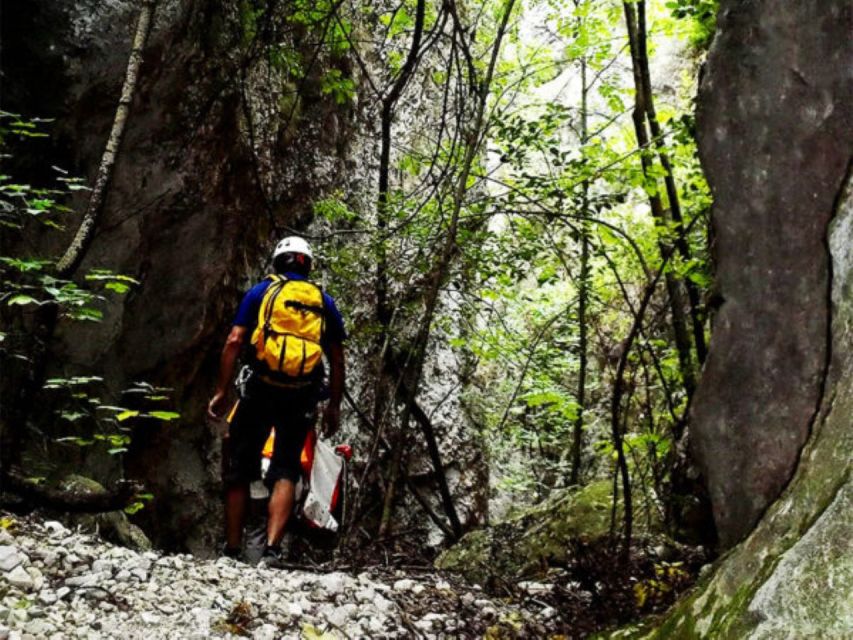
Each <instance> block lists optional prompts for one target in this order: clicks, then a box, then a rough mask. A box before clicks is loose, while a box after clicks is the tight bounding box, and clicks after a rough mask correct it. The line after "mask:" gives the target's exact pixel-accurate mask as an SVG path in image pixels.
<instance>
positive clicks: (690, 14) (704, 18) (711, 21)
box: [666, 0, 719, 51]
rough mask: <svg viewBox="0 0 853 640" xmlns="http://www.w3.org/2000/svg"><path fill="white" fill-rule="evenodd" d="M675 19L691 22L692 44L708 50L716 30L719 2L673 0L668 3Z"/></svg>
mask: <svg viewBox="0 0 853 640" xmlns="http://www.w3.org/2000/svg"><path fill="white" fill-rule="evenodd" d="M666 7H667V9H669V10H670V11H672V15H673V17H674V18H677V19H679V20H687V21H689V22H690V34H689V38H690V43H691V44H692V45H693V46H694V47H695V48H696V49H698V50H701V51H704V50H707V49H708V47H709V46H710V45H711V40H712V39H713V37H714V30H715V28H716V21H717V10H718V7H719V2H718V0H672V1H670V2H667V3H666Z"/></svg>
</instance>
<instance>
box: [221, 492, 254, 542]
mask: <svg viewBox="0 0 853 640" xmlns="http://www.w3.org/2000/svg"><path fill="white" fill-rule="evenodd" d="M248 501H249V485H247V484H237V485H234V486H232V487H229V488H228V489H227V490H226V492H225V543H226V544H227V545H228V548H229V549H233V550H236V549H240V548H241V547H242V544H243V523H244V522H245V520H246V504H247V502H248Z"/></svg>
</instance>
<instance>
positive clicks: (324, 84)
mask: <svg viewBox="0 0 853 640" xmlns="http://www.w3.org/2000/svg"><path fill="white" fill-rule="evenodd" d="M320 91H321V93H322V94H323V95H328V96H332V97H333V98H334V99H335V103H336V104H340V105H344V104H347V103H348V102H350V101H351V100H352V99H353V98H354V97H355V82H354V81H353V79H352V78H348V77H346V76H344V74H343V72H342V71H340V70H339V69H330V70H329V71H327V72H326V73H325V74H324V75H323V78H322V81H321V84H320Z"/></svg>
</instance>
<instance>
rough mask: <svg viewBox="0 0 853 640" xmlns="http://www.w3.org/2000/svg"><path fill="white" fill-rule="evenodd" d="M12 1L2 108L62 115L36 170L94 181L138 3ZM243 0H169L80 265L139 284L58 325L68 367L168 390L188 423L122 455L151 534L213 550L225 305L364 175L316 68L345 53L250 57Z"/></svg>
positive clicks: (349, 129) (150, 433) (117, 385)
mask: <svg viewBox="0 0 853 640" xmlns="http://www.w3.org/2000/svg"><path fill="white" fill-rule="evenodd" d="M19 4H21V5H23V4H26V7H13V8H10V10H9V11H6V8H5V7H4V16H3V21H4V24H3V29H4V42H3V45H4V54H5V53H6V51H10V52H14V54H12V57H13V58H14V59H15V60H19V62H20V64H13V62H14V60H4V74H5V77H4V85H5V86H7V87H10V89H9V92H8V93H7V94H6V95H5V96H4V105H3V108H5V109H9V110H16V111H19V112H22V113H26V114H27V115H39V116H46V117H54V118H56V123H55V125H54V133H55V138H54V139H55V140H56V141H57V142H56V147H55V148H53V149H50V150H47V151H46V152H45V157H43V158H41V161H42V165H41V166H42V167H43V168H44V167H48V166H50V164H59V165H61V166H63V167H64V168H66V169H68V170H70V171H71V172H72V173H74V174H76V175H81V176H84V177H91V176H92V175H93V174H94V170H95V168H96V167H97V163H98V161H99V159H100V154H101V152H102V150H103V145H104V143H105V141H106V136H107V132H108V129H109V125H110V122H111V119H112V115H113V113H114V111H115V106H116V100H117V99H118V94H119V89H120V86H121V81H122V78H123V73H124V67H125V65H126V63H127V55H128V52H129V48H130V37H131V35H132V33H133V28H134V23H135V17H136V10H137V3H135V2H121V1H111V2H65V1H62V2H57V1H56V0H45V1H44V2H41V1H38V2H32V3H19ZM237 5H239V3H227V2H223V3H220V2H206V1H204V2H202V1H195V0H163V1H161V2H159V3H158V8H157V17H156V21H155V26H154V30H153V32H152V35H151V38H150V40H149V43H148V47H147V49H146V51H145V53H144V61H143V67H142V70H141V74H140V86H139V89H138V94H137V96H136V100H135V101H134V104H133V107H132V113H131V116H130V119H129V121H128V129H127V132H126V137H125V140H124V144H123V147H122V151H121V153H120V155H119V158H118V162H117V165H116V169H115V175H114V180H113V183H112V186H111V189H110V191H109V196H108V201H107V207H106V211H105V216H104V218H103V220H102V223H101V225H100V228H99V230H98V233H97V237H96V240H95V242H94V245H93V247H92V249H91V251H90V252H89V254H88V256H87V258H86V261H85V263H84V265H83V270H84V271H85V270H87V269H89V268H96V267H105V268H110V269H113V270H114V271H116V272H119V273H125V274H129V275H131V276H133V277H135V278H137V279H138V280H140V282H141V286H140V287H138V288H137V289H136V290H135V291H134V292H132V293H130V294H129V295H127V296H125V297H119V298H117V299H114V300H111V301H110V302H109V306H108V308H107V309H106V313H105V319H104V321H103V322H102V323H98V324H95V325H91V326H82V325H80V324H79V323H78V324H74V325H73V326H71V325H69V326H62V327H61V328H60V336H59V340H58V347H57V351H58V361H61V362H62V363H63V364H64V366H65V369H64V371H65V372H74V371H80V370H85V371H89V372H92V371H97V372H99V373H100V375H103V376H104V378H105V379H106V380H107V381H108V383H109V386H110V387H111V388H112V390H113V391H118V390H121V389H123V388H126V387H127V386H128V385H129V384H130V383H131V382H133V381H135V380H140V379H145V380H150V381H152V382H155V383H158V384H163V385H166V386H170V387H173V388H174V390H175V391H174V394H173V397H174V404H175V405H176V406H177V408H178V409H179V410H180V411H181V413H182V415H183V417H182V420H181V424H180V425H178V426H168V425H164V426H162V427H154V428H151V429H149V428H146V429H145V431H141V432H140V433H137V434H135V438H134V444H133V449H132V451H131V452H130V454H129V459H128V464H129V467H130V472H131V473H132V474H133V475H136V476H137V477H142V478H144V479H145V480H146V481H147V482H148V484H149V486H150V487H151V490H152V492H153V493H154V494H155V495H156V497H157V499H156V500H155V506H154V508H153V509H151V510H147V511H148V514H147V519H148V523H147V524H148V528H149V530H150V531H151V533H153V534H154V537H155V539H156V541H157V542H159V543H160V544H165V545H167V546H172V547H183V546H185V545H187V546H189V547H190V548H191V549H196V550H200V549H203V548H205V547H206V548H211V547H212V542H213V536H214V535H215V534H216V532H217V529H218V526H217V522H218V514H219V512H220V510H221V507H220V502H219V496H218V484H217V483H218V473H219V469H218V462H217V456H218V448H219V447H218V438H216V437H215V433H214V432H215V428H214V427H213V426H212V425H208V424H206V423H205V420H204V418H203V413H202V410H203V407H204V405H205V398H206V397H207V396H208V394H209V393H210V391H211V389H212V385H213V378H214V376H215V372H216V369H217V352H218V350H219V349H220V348H221V344H222V340H223V339H224V335H225V334H224V332H225V331H226V330H227V323H228V321H229V319H230V316H231V314H233V313H234V310H235V308H236V305H237V303H238V302H239V297H240V295H241V293H242V291H243V290H244V289H245V288H246V286H247V285H248V284H249V283H250V282H251V281H252V280H253V279H254V278H256V277H257V276H258V275H259V274H260V272H261V269H262V268H263V266H262V265H263V263H264V262H265V256H266V253H267V251H268V250H269V248H270V246H271V244H272V242H273V240H274V238H275V237H277V236H278V235H279V234H281V233H284V229H285V228H286V227H299V226H300V225H302V224H304V223H305V221H306V220H307V219H308V218H309V217H310V214H311V203H312V200H313V199H314V198H316V197H317V196H318V194H322V193H323V192H324V190H327V189H329V188H330V187H331V186H335V187H346V185H347V180H349V179H353V180H354V179H357V178H358V175H359V171H358V169H357V167H356V166H355V161H354V160H353V157H354V154H353V153H352V152H351V143H352V139H353V136H354V126H353V124H352V120H353V118H354V113H353V108H352V107H351V106H345V107H342V106H341V105H338V104H336V103H335V101H334V100H333V99H332V98H331V97H330V96H325V95H323V94H322V92H321V90H320V86H319V81H318V77H319V75H320V74H321V73H322V72H323V71H324V70H325V69H328V68H329V66H330V65H333V64H341V65H342V64H344V62H345V61H335V60H327V59H321V60H319V61H318V64H317V66H316V67H315V69H314V70H313V71H311V70H310V69H309V72H308V74H307V76H306V78H305V79H304V81H303V82H301V83H300V84H299V86H296V85H295V84H293V83H292V81H290V80H289V79H288V78H287V77H286V75H285V74H283V73H282V72H281V71H280V70H277V69H275V68H272V67H270V66H269V63H268V62H267V57H265V56H263V55H260V56H254V57H251V56H242V55H239V52H240V46H241V37H242V36H243V34H242V32H241V31H240V29H241V22H240V16H239V15H237V14H236V13H235V12H236V11H237V8H236V7H237ZM31 34H37V36H36V37H31ZM288 45H289V46H292V47H293V48H294V51H295V55H300V53H301V52H300V51H299V48H298V45H296V44H294V43H288ZM45 163H46V164H45ZM261 187H263V188H261ZM80 208H81V207H79V206H78V207H77V209H78V210H79V209H80ZM74 226H75V225H74V223H73V222H71V223H70V224H69V227H70V228H71V229H72V230H73V228H74Z"/></svg>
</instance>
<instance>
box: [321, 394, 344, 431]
mask: <svg viewBox="0 0 853 640" xmlns="http://www.w3.org/2000/svg"><path fill="white" fill-rule="evenodd" d="M340 427H341V408H340V407H338V406H336V405H333V404H332V403H331V402H330V403H329V404H328V406H326V409H325V411H323V436H324V437H326V438H331V437H332V436H333V435H335V434H336V433H337V432H338V429H340Z"/></svg>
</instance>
